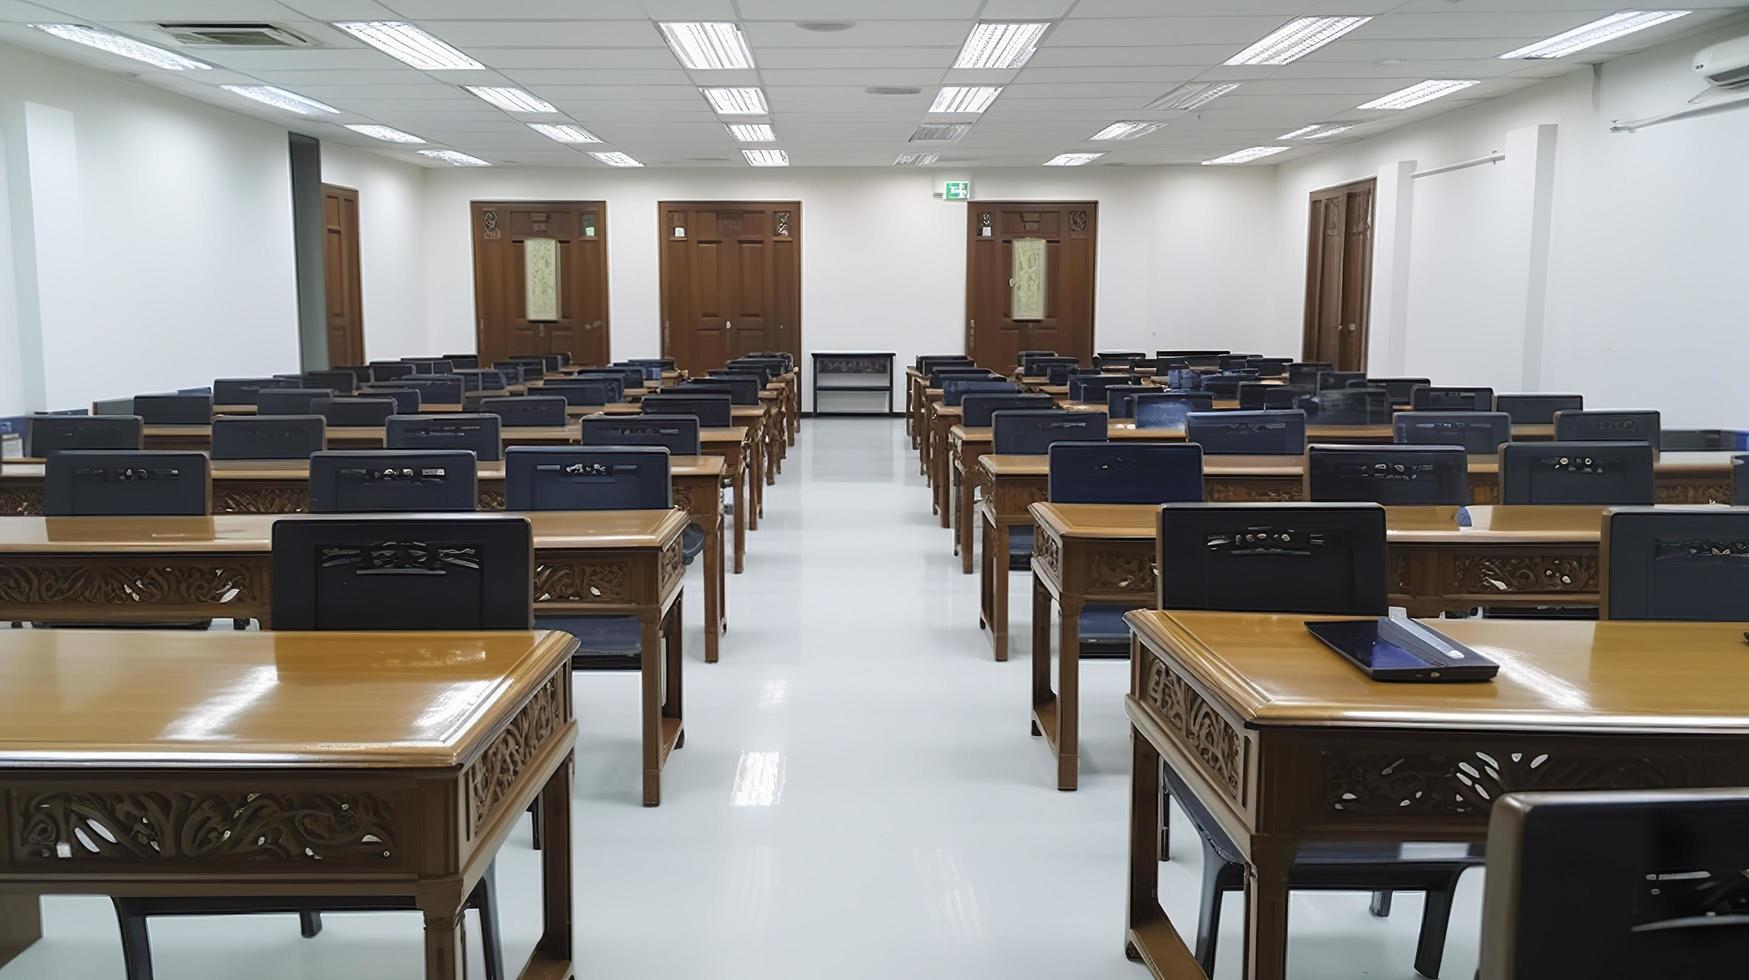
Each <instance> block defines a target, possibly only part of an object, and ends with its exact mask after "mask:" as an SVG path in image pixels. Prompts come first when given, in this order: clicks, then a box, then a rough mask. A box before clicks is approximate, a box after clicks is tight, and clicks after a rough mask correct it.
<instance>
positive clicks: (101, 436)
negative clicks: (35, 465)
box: [24, 415, 146, 459]
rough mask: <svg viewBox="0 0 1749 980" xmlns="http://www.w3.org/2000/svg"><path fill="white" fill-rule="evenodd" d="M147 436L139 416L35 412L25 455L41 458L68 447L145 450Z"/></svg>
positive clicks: (27, 437)
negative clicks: (41, 413) (42, 413)
mask: <svg viewBox="0 0 1749 980" xmlns="http://www.w3.org/2000/svg"><path fill="white" fill-rule="evenodd" d="M145 435H146V433H145V422H144V420H142V419H141V418H140V417H139V416H138V415H32V416H31V417H30V425H29V427H28V428H26V429H25V430H24V454H25V455H26V456H31V457H35V458H39V459H40V458H42V457H44V456H48V455H49V454H51V453H56V452H62V451H65V450H68V449H144V448H145Z"/></svg>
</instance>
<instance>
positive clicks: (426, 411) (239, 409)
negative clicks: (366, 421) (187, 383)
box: [213, 391, 462, 418]
mask: <svg viewBox="0 0 1749 980" xmlns="http://www.w3.org/2000/svg"><path fill="white" fill-rule="evenodd" d="M344 397H348V398H369V397H370V392H368V391H361V392H359V393H358V394H357V395H348V396H344ZM461 410H462V404H461V402H425V403H424V404H422V405H420V406H419V414H420V415H445V414H454V413H457V412H460V411H461ZM254 414H255V406H254V405H214V406H213V416H214V417H215V418H216V417H218V416H220V415H254Z"/></svg>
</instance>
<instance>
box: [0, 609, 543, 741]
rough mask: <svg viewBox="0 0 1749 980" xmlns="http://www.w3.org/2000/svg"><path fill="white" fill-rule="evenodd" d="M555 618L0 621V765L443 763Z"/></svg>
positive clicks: (531, 678) (523, 689)
mask: <svg viewBox="0 0 1749 980" xmlns="http://www.w3.org/2000/svg"><path fill="white" fill-rule="evenodd" d="M576 645H577V641H576V639H575V638H573V637H571V636H569V635H568V634H565V633H562V632H547V631H538V632H518V631H508V630H507V631H502V632H482V633H341V632H334V633H273V632H229V631H226V632H213V633H200V632H193V631H188V630H128V631H125V632H112V631H108V630H83V629H81V630H53V629H36V630H4V631H0V765H6V766H30V765H66V764H69V763H73V764H80V765H92V766H103V765H117V766H126V767H128V768H130V769H137V768H141V767H153V766H167V767H174V766H181V765H188V764H190V763H206V764H213V763H222V764H225V765H233V766H234V765H251V766H257V765H266V766H279V765H296V766H304V767H308V766H336V767H358V766H367V767H388V768H403V767H409V768H410V767H420V768H424V767H448V766H454V765H458V764H459V763H460V762H462V761H463V760H464V759H466V758H468V757H469V756H470V755H472V754H474V753H475V752H477V751H478V750H479V748H480V747H481V746H482V744H483V743H484V741H485V740H486V738H487V737H488V736H489V735H491V734H492V733H493V730H494V729H495V728H496V727H497V726H498V723H500V722H502V720H503V718H504V716H505V712H507V711H508V710H510V708H511V707H512V706H513V705H515V704H517V703H519V702H520V701H521V700H522V699H523V698H526V697H527V696H528V695H529V694H530V692H531V691H532V690H533V689H534V687H536V686H537V685H539V684H540V683H542V682H543V681H545V680H546V679H547V678H548V677H549V676H550V675H551V673H552V670H553V667H554V665H555V664H556V663H557V662H558V661H559V660H560V659H561V658H563V657H568V656H570V654H571V651H572V649H574V648H575V647H576Z"/></svg>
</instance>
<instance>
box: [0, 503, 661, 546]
mask: <svg viewBox="0 0 1749 980" xmlns="http://www.w3.org/2000/svg"><path fill="white" fill-rule="evenodd" d="M370 516H385V517H397V516H400V517H405V516H412V515H395V514H388V515H369V514H215V515H212V516H210V517H0V554H19V553H29V554H55V553H66V554H80V553H86V552H103V553H106V554H113V553H118V552H142V553H147V554H160V553H163V552H168V551H186V552H200V553H206V552H215V551H216V552H236V553H241V554H260V553H265V552H268V551H271V550H273V525H275V524H277V523H279V522H280V521H321V520H346V519H357V518H360V517H370ZM490 516H492V517H526V518H528V522H529V524H530V525H531V526H532V529H533V531H534V538H535V546H536V548H537V549H561V548H563V549H585V548H593V549H603V550H608V549H618V548H660V547H662V546H663V545H664V544H666V543H667V542H668V541H670V540H672V539H673V538H674V536H675V535H677V534H679V533H680V531H681V529H683V528H684V527H685V526H686V522H687V520H688V518H687V516H686V514H685V513H684V512H682V511H679V510H672V509H671V510H548V511H532V512H528V513H521V512H514V511H513V512H508V513H502V512H499V511H492V512H490Z"/></svg>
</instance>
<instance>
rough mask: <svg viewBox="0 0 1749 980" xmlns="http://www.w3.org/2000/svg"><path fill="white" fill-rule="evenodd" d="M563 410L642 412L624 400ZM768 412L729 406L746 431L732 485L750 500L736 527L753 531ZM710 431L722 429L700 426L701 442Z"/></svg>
mask: <svg viewBox="0 0 1749 980" xmlns="http://www.w3.org/2000/svg"><path fill="white" fill-rule="evenodd" d="M566 411H567V412H568V413H569V414H570V417H572V418H581V417H584V416H589V415H609V416H624V415H641V414H643V409H641V408H640V407H638V406H636V405H631V404H627V403H620V404H614V405H605V406H602V405H597V406H594V407H589V406H583V405H574V406H571V407H570V408H568V409H566ZM768 414H769V412H768V411H767V410H766V409H764V408H762V407H759V406H755V405H736V406H733V407H732V409H731V410H730V416H731V418H732V419H733V421H734V430H733V431H737V432H742V431H744V432H745V435H744V436H743V438H742V440H741V445H740V446H739V447H737V451H736V460H735V467H734V471H735V472H734V479H736V480H737V481H739V482H738V484H737V486H736V488H735V492H736V500H740V499H741V497H742V495H745V496H746V498H747V499H748V500H750V501H751V502H752V507H753V509H752V510H751V511H750V512H749V513H748V514H747V516H746V518H745V519H743V518H741V517H740V516H737V517H736V527H737V529H739V528H742V527H746V528H750V529H752V530H755V531H757V530H759V518H760V517H762V516H763V515H764V513H765V490H764V485H765V482H766V479H765V474H766V472H767V469H768V467H767V462H766V457H767V455H768V450H769V449H770V446H769V445H768V444H767V439H766V429H767V426H766V417H767V416H768ZM712 431H721V430H712V429H708V428H707V429H702V430H701V436H702V438H703V441H704V442H706V443H710V442H711V441H712V440H711V438H710V434H711V432H712ZM705 452H707V453H709V452H712V450H711V449H708V448H707V449H705ZM742 466H745V467H746V468H747V473H746V476H745V478H742V476H741V467H742ZM741 550H742V551H744V550H745V549H744V548H742V549H741ZM740 572H741V562H740V560H739V559H738V558H737V560H736V564H735V573H736V574H740Z"/></svg>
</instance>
